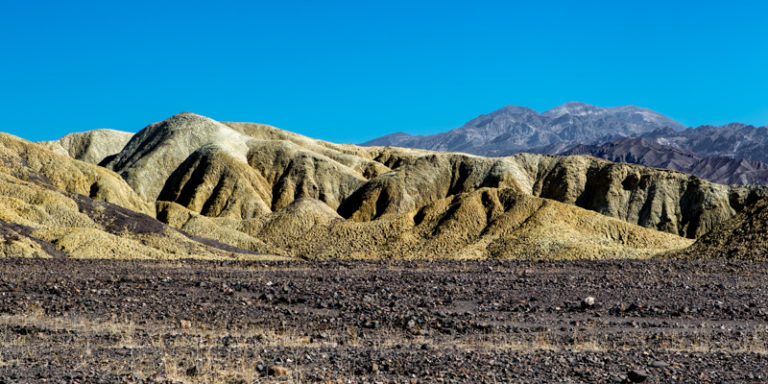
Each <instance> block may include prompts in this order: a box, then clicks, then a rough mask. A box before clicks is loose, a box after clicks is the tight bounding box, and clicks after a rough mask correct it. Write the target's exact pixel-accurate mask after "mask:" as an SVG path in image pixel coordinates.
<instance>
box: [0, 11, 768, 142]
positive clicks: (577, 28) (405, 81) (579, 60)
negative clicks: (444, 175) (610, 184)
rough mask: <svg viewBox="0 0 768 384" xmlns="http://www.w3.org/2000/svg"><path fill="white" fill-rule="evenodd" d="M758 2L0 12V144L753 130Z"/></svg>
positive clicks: (763, 66)
mask: <svg viewBox="0 0 768 384" xmlns="http://www.w3.org/2000/svg"><path fill="white" fill-rule="evenodd" d="M766 20H768V1H757V0H755V1H720V2H712V1H706V0H705V1H635V2H627V1H600V2H596V1H536V2H534V1H519V2H515V1H471V2H469V1H462V2H453V1H433V2H416V1H375V2H374V1H365V0H353V1H306V2H296V1H223V0H219V1H205V2H197V1H178V2H175V1H45V0H41V1H23V0H18V1H12V0H0V42H2V45H0V113H1V114H2V122H3V123H2V124H3V125H2V126H0V131H5V132H10V133H12V134H15V135H19V136H22V137H24V138H27V139H30V140H41V139H53V138H58V137H59V136H61V135H63V134H65V133H67V132H71V131H82V130H88V129H94V128H115V129H121V130H127V131H138V130H139V129H141V128H143V127H144V126H146V125H147V124H149V123H151V122H154V121H158V120H162V119H164V118H166V117H168V116H170V115H173V114H175V113H178V112H181V111H192V112H197V113H200V114H203V115H207V116H210V117H212V118H214V119H217V120H225V121H252V122H261V123H267V124H272V125H275V126H278V127H280V128H284V129H288V130H292V131H295V132H299V133H302V134H306V135H309V136H313V137H317V138H322V139H327V140H332V141H337V142H352V143H357V142H362V141H365V140H367V139H371V138H374V137H378V136H381V135H383V134H386V133H390V132H394V131H406V132H411V133H422V134H423V133H434V132H438V131H443V130H447V129H450V128H455V127H457V126H460V125H461V124H462V123H464V122H465V121H467V120H469V119H471V118H473V117H475V116H477V115H479V114H481V113H487V112H491V111H493V110H495V109H497V108H500V107H502V106H504V105H508V104H515V105H525V106H529V107H532V108H533V109H536V110H538V111H543V110H546V109H549V108H551V107H554V106H556V105H559V104H562V103H564V102H567V101H573V100H578V101H583V102H586V103H590V104H595V105H600V106H615V105H625V104H634V105H638V106H644V107H648V108H651V109H653V110H656V111H658V112H660V113H663V114H665V115H668V116H670V117H672V118H674V119H676V120H678V121H680V122H682V123H683V124H686V125H700V124H705V123H712V124H723V123H728V122H732V121H739V122H745V123H750V124H756V125H766V124H768V27H767V26H766Z"/></svg>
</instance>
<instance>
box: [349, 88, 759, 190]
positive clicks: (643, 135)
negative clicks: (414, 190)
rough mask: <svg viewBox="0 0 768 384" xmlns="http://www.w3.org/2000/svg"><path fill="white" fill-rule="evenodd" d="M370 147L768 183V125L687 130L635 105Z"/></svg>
mask: <svg viewBox="0 0 768 384" xmlns="http://www.w3.org/2000/svg"><path fill="white" fill-rule="evenodd" d="M628 139H642V140H628ZM363 145H378V146H385V145H392V146H400V147H409V148H424V149H431V150H440V151H458V152H466V153H471V154H476V155H481V156H507V155H512V154H515V153H520V152H532V153H545V154H554V155H569V154H581V155H592V156H595V157H600V158H604V159H607V160H611V161H618V162H629V163H634V164H640V165H647V166H653V167H659V168H666V169H672V170H679V171H683V172H687V173H691V174H694V175H696V176H699V177H702V178H704V179H707V180H709V181H713V182H717V183H724V184H766V183H768V175H766V174H765V172H764V170H765V169H766V167H768V165H766V163H767V162H768V127H762V128H755V127H752V126H748V125H744V124H728V125H725V126H722V127H714V126H702V127H699V128H695V129H694V128H687V129H683V126H682V125H680V124H679V123H677V122H675V121H673V120H672V119H669V118H667V117H665V116H662V115H660V114H658V113H655V112H653V111H650V110H648V109H644V108H638V107H633V106H625V107H614V108H600V107H595V106H592V105H588V104H584V103H577V102H572V103H566V104H564V105H562V106H559V107H555V108H553V109H551V110H549V111H546V112H543V113H541V114H539V113H537V112H536V111H534V110H532V109H530V108H526V107H517V106H507V107H504V108H502V109H500V110H497V111H494V112H492V113H490V114H488V115H481V116H479V117H477V118H475V119H472V120H470V121H469V122H467V123H466V124H465V125H464V126H462V127H460V128H457V129H454V130H451V131H448V132H443V133H439V134H435V135H429V136H411V135H408V134H407V133H403V132H399V133H395V134H391V135H387V136H383V137H381V138H378V139H374V140H371V141H369V142H367V143H364V144H363ZM622 152H623V153H622ZM665 159H667V160H665Z"/></svg>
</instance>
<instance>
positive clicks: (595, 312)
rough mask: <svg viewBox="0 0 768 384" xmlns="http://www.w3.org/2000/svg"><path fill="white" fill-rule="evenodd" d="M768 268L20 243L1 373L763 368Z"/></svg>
mask: <svg viewBox="0 0 768 384" xmlns="http://www.w3.org/2000/svg"><path fill="white" fill-rule="evenodd" d="M766 281H768V269H767V268H766V264H764V263H744V262H735V261H706V262H700V261H594V262H592V261H567V262H547V261H504V262H495V261H494V262H490V261H489V262H426V261H419V262H300V261H297V262H221V261H212V262H209V261H173V262H154V261H107V260H99V261H92V260H82V261H78V260H28V259H5V260H0V342H1V343H2V347H0V383H2V382H7V383H16V382H42V381H47V382H75V381H76V382H81V383H98V382H177V381H179V382H184V381H186V382H195V381H205V382H208V381H213V382H263V381H269V380H277V381H287V382H291V381H294V382H347V381H351V382H397V383H399V382H406V383H413V382H416V383H429V382H446V383H448V382H451V383H466V382H487V383H494V382H520V383H553V382H554V383H558V382H562V383H567V382H581V383H609V382H631V381H632V380H634V381H635V382H638V380H644V381H643V382H646V383H667V382H684V383H719V382H727V383H732V382H754V383H758V382H765V381H766V380H768V358H767V357H768V355H766V353H768V344H766V343H767V342H768V327H767V325H768V307H767V304H766V303H768V290H766V288H765V285H766V284H765V282H766ZM590 297H591V298H592V299H588V298H590ZM276 365H277V366H280V367H284V368H286V369H287V370H288V371H289V372H290V373H289V374H287V375H286V376H283V377H275V376H270V372H273V375H274V374H275V372H278V371H279V370H277V369H274V368H270V367H273V366H276Z"/></svg>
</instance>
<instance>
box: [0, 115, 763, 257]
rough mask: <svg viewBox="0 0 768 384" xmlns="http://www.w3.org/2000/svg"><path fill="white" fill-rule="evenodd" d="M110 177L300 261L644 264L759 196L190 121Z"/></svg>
mask: <svg viewBox="0 0 768 384" xmlns="http://www.w3.org/2000/svg"><path fill="white" fill-rule="evenodd" d="M37 150H38V151H40V152H46V151H45V150H44V149H42V148H38V149H37ZM11 152H12V151H11ZM48 153H49V152H48ZM48 156H55V155H53V154H51V153H49V155H48ZM57 159H60V158H59V157H57ZM59 161H62V162H64V160H59ZM68 161H69V162H70V163H75V164H78V166H80V167H84V166H89V167H93V166H92V165H88V164H84V163H80V162H73V161H72V160H68ZM102 165H104V166H105V167H106V168H109V169H111V170H112V171H114V173H112V172H108V171H106V170H101V171H102V172H103V173H104V175H105V176H104V178H105V180H106V179H108V180H113V179H117V180H118V181H119V182H120V185H121V186H122V187H121V188H122V189H120V191H122V192H121V193H123V195H125V196H122V198H124V199H125V200H121V198H113V199H112V200H111V201H109V202H112V203H115V204H118V205H122V206H123V207H125V208H128V209H131V210H138V211H142V212H145V213H148V214H150V215H153V216H155V217H156V218H157V219H158V220H159V221H161V222H163V223H166V224H168V225H170V226H171V227H174V228H177V229H179V230H181V231H183V233H187V234H190V235H194V236H202V237H208V238H214V239H216V240H217V241H220V242H222V243H225V244H227V245H229V246H231V247H235V248H237V249H245V250H250V251H254V252H263V253H271V254H276V255H285V256H291V257H304V258H331V257H334V258H336V257H338V258H521V257H525V258H618V257H650V256H653V255H655V254H659V253H662V252H667V251H671V250H679V249H682V248H685V247H686V246H688V245H690V244H691V243H692V242H693V241H692V240H691V239H694V238H697V237H699V236H701V235H703V234H704V233H706V232H708V231H709V230H710V229H711V228H713V227H714V226H716V225H718V224H719V223H721V222H724V221H725V220H727V219H729V218H731V217H733V216H734V215H735V214H737V213H738V212H740V211H741V210H743V207H744V205H745V202H746V201H747V200H748V199H753V198H755V196H757V195H759V194H760V193H761V192H760V191H759V190H754V189H749V188H746V187H728V186H723V185H717V184H713V183H709V182H706V181H703V180H700V179H698V178H695V177H693V176H690V175H686V174H682V173H679V172H672V171H665V170H658V169H652V168H645V167H641V166H633V165H627V164H614V163H610V162H607V161H602V160H598V159H595V158H591V157H582V156H572V157H555V156H544V155H532V154H520V155H515V156H510V157H503V158H485V157H479V156H472V155H466V154H459V153H443V152H432V151H424V150H412V149H402V148H392V147H359V146H354V145H339V144H333V143H328V142H323V141H320V140H314V139H310V138H307V137H304V136H301V135H297V134H294V133H290V132H286V131H282V130H280V129H277V128H274V127H271V126H267V125H261V124H251V123H222V122H217V121H214V120H212V119H209V118H206V117H203V116H200V115H196V114H192V113H182V114H179V115H175V116H173V117H171V118H169V119H167V120H164V121H162V122H159V123H155V124H152V125H149V126H148V127H146V128H145V129H143V130H142V131H140V132H139V133H137V134H136V135H134V136H133V137H132V138H131V139H130V140H129V141H128V142H127V143H126V144H125V145H124V148H123V149H122V150H121V151H120V152H118V153H117V154H115V155H112V156H109V157H107V158H106V160H104V161H103V162H102ZM52 168H53V169H55V168H56V167H52ZM93 168H94V169H101V168H97V167H93ZM117 175H119V176H121V177H122V179H123V180H124V183H123V180H120V178H119V177H116V176H117ZM112 183H115V181H112ZM97 190H98V188H97ZM126 190H127V191H128V192H130V193H128V192H126ZM67 192H72V193H83V194H84V195H86V196H89V197H94V198H95V199H96V200H104V198H103V197H100V196H98V195H93V194H92V193H91V192H92V191H91V190H90V188H89V189H88V190H87V191H86V190H85V189H83V192H75V191H67ZM92 195H93V196H92ZM153 208H154V209H153ZM9 223H16V221H9ZM686 237H687V238H686Z"/></svg>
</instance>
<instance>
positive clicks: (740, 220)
mask: <svg viewBox="0 0 768 384" xmlns="http://www.w3.org/2000/svg"><path fill="white" fill-rule="evenodd" d="M672 256H674V257H685V258H728V259H739V260H761V261H765V260H768V199H760V200H758V201H757V202H755V203H754V204H750V205H749V207H748V208H747V209H746V210H745V211H744V212H742V213H740V214H738V215H736V216H734V217H733V218H731V219H730V220H727V221H725V222H724V223H722V224H721V225H719V226H718V227H717V228H715V229H714V230H713V231H711V232H709V233H707V234H706V235H704V236H702V237H701V238H700V239H699V240H697V241H696V243H695V244H693V245H692V246H691V247H690V248H687V249H685V250H683V251H681V252H678V253H674V254H672Z"/></svg>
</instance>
